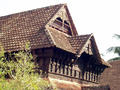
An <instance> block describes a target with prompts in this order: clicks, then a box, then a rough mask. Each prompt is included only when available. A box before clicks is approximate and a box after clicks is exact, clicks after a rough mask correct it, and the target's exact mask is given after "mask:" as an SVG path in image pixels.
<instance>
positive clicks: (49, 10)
mask: <svg viewBox="0 0 120 90" xmlns="http://www.w3.org/2000/svg"><path fill="white" fill-rule="evenodd" d="M62 7H65V10H66V12H67V14H68V18H69V21H70V25H71V29H72V30H73V36H70V35H67V34H65V33H62V32H60V31H59V30H54V28H50V27H47V23H48V22H49V21H50V20H51V19H52V18H53V17H54V16H55V15H56V13H57V12H59V10H60V9H62ZM91 37H93V35H92V34H90V35H81V36H78V35H77V31H76V29H75V26H74V23H73V21H72V18H71V16H70V14H69V11H68V8H67V6H66V5H65V4H59V5H53V6H49V7H44V8H40V9H34V10H30V11H25V12H21V13H16V14H12V15H8V16H3V17H0V44H2V45H3V47H4V50H5V51H6V52H12V51H19V50H23V49H24V46H25V43H27V42H30V46H31V49H37V48H47V47H57V48H60V49H62V50H65V51H68V52H70V53H73V54H80V53H81V52H82V50H83V48H84V47H85V45H86V44H87V43H88V40H89V39H91ZM93 42H94V46H95V51H96V55H97V56H98V57H99V58H100V55H99V51H98V49H97V45H96V44H95V40H93ZM100 61H101V60H100Z"/></svg>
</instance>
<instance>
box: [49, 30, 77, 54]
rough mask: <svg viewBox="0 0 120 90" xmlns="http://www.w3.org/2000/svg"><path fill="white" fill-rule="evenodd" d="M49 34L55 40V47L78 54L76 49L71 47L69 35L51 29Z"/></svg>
mask: <svg viewBox="0 0 120 90" xmlns="http://www.w3.org/2000/svg"><path fill="white" fill-rule="evenodd" d="M49 32H50V34H51V37H52V39H53V42H54V45H55V46H56V47H58V48H61V49H63V50H66V51H68V52H72V53H74V54H75V53H76V52H75V50H74V48H73V47H72V46H71V44H70V42H69V40H68V37H69V36H68V35H66V34H64V33H62V32H60V31H57V30H54V29H52V28H51V29H50V28H49Z"/></svg>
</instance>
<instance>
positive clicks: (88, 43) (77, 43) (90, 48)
mask: <svg viewBox="0 0 120 90" xmlns="http://www.w3.org/2000/svg"><path fill="white" fill-rule="evenodd" d="M69 42H70V43H71V45H72V47H73V48H74V50H75V51H76V53H77V56H78V57H80V56H81V55H82V53H84V52H85V53H86V54H88V55H92V56H95V57H96V58H97V60H98V62H99V63H100V64H102V65H105V66H110V65H109V64H108V63H107V62H105V61H104V60H103V59H102V58H101V56H100V53H99V50H98V48H97V45H96V42H95V39H94V36H93V34H88V35H81V36H73V37H69Z"/></svg>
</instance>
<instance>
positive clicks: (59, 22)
mask: <svg viewBox="0 0 120 90" xmlns="http://www.w3.org/2000/svg"><path fill="white" fill-rule="evenodd" d="M52 27H53V28H55V29H57V30H59V31H62V32H64V33H67V34H69V35H71V29H70V25H69V23H68V21H66V20H63V19H62V18H61V17H57V18H56V19H55V21H54V22H53V25H52Z"/></svg>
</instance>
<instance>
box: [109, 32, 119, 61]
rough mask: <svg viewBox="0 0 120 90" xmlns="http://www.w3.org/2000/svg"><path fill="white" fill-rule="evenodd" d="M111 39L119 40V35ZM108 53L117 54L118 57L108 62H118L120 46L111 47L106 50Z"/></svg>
mask: <svg viewBox="0 0 120 90" xmlns="http://www.w3.org/2000/svg"><path fill="white" fill-rule="evenodd" d="M113 37H115V38H116V39H119V40H120V35H119V34H115V35H114V36H113ZM107 51H108V52H113V53H114V54H117V55H118V57H115V58H112V59H110V60H120V46H113V47H110V48H108V49H107Z"/></svg>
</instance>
